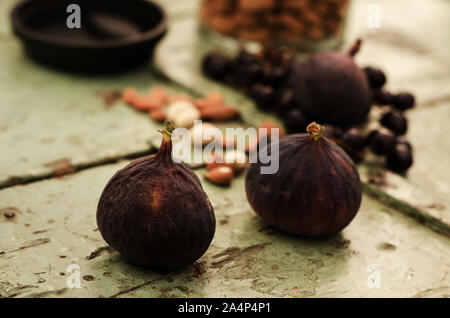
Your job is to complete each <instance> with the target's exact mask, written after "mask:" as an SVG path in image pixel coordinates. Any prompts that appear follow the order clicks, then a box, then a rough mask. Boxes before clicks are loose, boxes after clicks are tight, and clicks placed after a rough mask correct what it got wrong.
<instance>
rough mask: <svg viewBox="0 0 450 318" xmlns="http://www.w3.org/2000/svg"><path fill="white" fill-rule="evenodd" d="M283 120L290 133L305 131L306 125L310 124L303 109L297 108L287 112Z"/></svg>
mask: <svg viewBox="0 0 450 318" xmlns="http://www.w3.org/2000/svg"><path fill="white" fill-rule="evenodd" d="M283 121H284V125H285V126H286V130H287V132H288V133H289V134H295V133H304V132H305V130H306V126H307V125H308V124H309V121H308V119H307V118H306V117H305V115H304V114H303V113H302V111H301V110H300V109H297V108H295V109H292V110H291V111H289V112H288V113H286V114H285V116H284V118H283Z"/></svg>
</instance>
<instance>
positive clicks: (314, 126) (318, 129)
mask: <svg viewBox="0 0 450 318" xmlns="http://www.w3.org/2000/svg"><path fill="white" fill-rule="evenodd" d="M324 130H325V127H324V126H322V125H319V124H318V123H316V122H315V121H314V122H312V123H311V124H309V125H308V126H307V127H306V131H307V132H308V133H310V134H311V135H312V136H313V138H314V141H318V140H319V139H320V138H322V136H323V132H324Z"/></svg>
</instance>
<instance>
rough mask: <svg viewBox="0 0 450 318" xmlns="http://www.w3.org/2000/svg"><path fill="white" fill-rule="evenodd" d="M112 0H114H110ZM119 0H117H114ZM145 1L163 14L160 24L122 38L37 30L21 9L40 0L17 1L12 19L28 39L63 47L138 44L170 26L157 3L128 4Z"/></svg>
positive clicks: (131, 0)
mask: <svg viewBox="0 0 450 318" xmlns="http://www.w3.org/2000/svg"><path fill="white" fill-rule="evenodd" d="M51 1H55V2H56V1H58V0H47V2H51ZM103 1H105V0H103ZM109 1H112V0H109ZM114 1H117V0H114ZM133 1H135V2H143V3H146V4H149V5H151V6H153V7H154V9H156V10H157V11H159V13H160V14H161V21H160V22H159V23H158V25H157V26H156V27H154V28H152V29H150V30H148V31H145V32H142V33H139V34H136V35H133V36H130V37H125V38H121V39H113V40H101V41H97V42H95V41H92V42H88V41H79V40H73V39H69V38H63V37H58V36H52V35H48V34H46V33H42V32H38V31H35V30H34V29H32V28H29V27H27V26H26V25H25V24H24V23H23V20H22V18H21V15H20V13H21V10H22V9H23V8H24V7H25V6H28V5H33V4H34V5H36V4H38V5H39V4H40V5H42V4H43V1H40V0H22V1H21V2H19V3H17V4H16V5H15V6H14V8H13V9H12V11H11V21H12V26H13V30H14V32H15V33H16V34H17V35H19V36H21V37H23V38H24V39H27V40H32V41H39V42H42V43H46V44H49V45H58V46H61V47H72V48H82V49H83V48H85V49H109V48H117V47H125V46H130V45H136V44H139V43H143V42H148V41H151V40H154V39H157V38H158V37H159V36H162V35H163V34H164V33H165V32H166V31H167V28H168V22H167V14H166V11H165V10H164V9H163V8H162V7H161V6H160V5H159V4H157V3H155V2H153V1H149V0H127V4H131V5H132V2H133Z"/></svg>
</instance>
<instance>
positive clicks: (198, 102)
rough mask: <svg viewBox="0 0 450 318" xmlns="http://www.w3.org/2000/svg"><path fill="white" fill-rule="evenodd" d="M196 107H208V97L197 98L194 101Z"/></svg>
mask: <svg viewBox="0 0 450 318" xmlns="http://www.w3.org/2000/svg"><path fill="white" fill-rule="evenodd" d="M194 105H195V107H197V108H198V109H199V110H201V109H202V108H204V107H206V99H196V100H195V101H194Z"/></svg>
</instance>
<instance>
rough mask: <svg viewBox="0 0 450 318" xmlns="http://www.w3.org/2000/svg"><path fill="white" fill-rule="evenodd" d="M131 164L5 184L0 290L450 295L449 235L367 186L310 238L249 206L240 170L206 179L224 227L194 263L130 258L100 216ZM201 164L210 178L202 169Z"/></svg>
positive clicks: (26, 293)
mask: <svg viewBox="0 0 450 318" xmlns="http://www.w3.org/2000/svg"><path fill="white" fill-rule="evenodd" d="M125 164H126V162H120V163H118V164H114V165H106V166H103V167H98V168H93V169H89V170H86V171H83V172H80V173H78V174H76V175H70V176H66V177H63V178H62V179H59V180H55V179H51V180H46V181H41V182H35V183H33V184H29V185H26V186H15V187H12V188H8V189H4V190H2V191H0V202H2V205H3V206H8V207H10V210H14V209H15V210H14V211H15V212H16V217H14V218H12V219H5V218H4V217H2V218H0V252H3V253H2V254H0V295H1V296H3V297H8V296H16V297H42V296H45V297H99V296H101V297H172V296H180V297H184V296H188V297H205V296H208V297H305V296H312V297H319V296H320V297H338V296H343V297H352V296H353V297H375V296H378V297H385V296H393V297H416V296H417V297H419V296H420V297H421V296H425V297H426V296H431V297H443V296H449V295H450V285H449V284H450V275H448V272H449V271H450V253H448V251H449V246H450V245H449V243H450V242H449V240H450V239H449V238H448V237H444V236H442V235H439V234H436V233H435V232H433V231H431V230H429V229H428V228H427V227H424V226H418V225H417V223H416V222H415V221H413V220H411V219H410V218H407V217H405V216H403V215H401V214H399V213H398V212H396V211H393V210H392V209H390V208H388V207H386V206H384V205H382V204H380V203H378V202H377V201H376V200H374V199H371V198H370V197H368V196H364V198H363V203H362V207H361V210H360V211H359V213H358V215H357V216H356V218H355V220H354V221H353V222H352V223H351V225H350V226H349V227H348V228H346V229H345V230H344V231H343V232H342V233H341V234H339V235H337V236H335V237H332V238H329V239H326V240H312V239H302V238H299V237H295V236H290V235H285V234H281V233H279V232H278V231H275V230H273V229H271V228H269V227H268V226H267V225H266V224H264V223H263V222H262V221H261V220H260V219H259V218H258V217H257V216H256V215H255V214H254V213H253V212H252V211H251V209H250V207H249V205H248V203H247V202H246V199H245V191H244V177H243V176H241V177H239V178H237V179H235V180H234V183H233V186H232V187H231V188H229V189H223V188H220V187H217V186H214V185H211V184H209V183H207V182H203V186H204V189H205V191H206V193H207V194H208V196H209V198H210V199H211V203H212V205H213V206H214V210H215V213H216V218H217V230H216V235H215V237H214V240H213V242H212V245H211V247H210V248H209V250H208V251H207V253H206V254H205V255H204V256H203V257H202V258H201V259H200V260H199V261H198V262H197V263H196V264H194V265H193V266H191V267H189V268H187V269H185V270H180V271H176V272H171V273H156V272H153V271H149V270H144V269H141V268H138V267H135V266H132V265H129V264H128V263H126V262H125V261H124V260H123V259H122V257H120V255H118V254H117V253H116V252H112V251H110V250H109V249H106V244H105V242H104V241H103V240H102V238H101V236H100V233H99V232H98V230H97V226H96V221H95V211H96V206H97V201H98V198H99V196H100V193H101V191H102V189H103V187H104V185H105V184H106V182H107V180H108V179H109V178H110V177H111V175H112V174H113V173H114V172H115V171H116V170H117V169H119V168H120V167H123V166H124V165H125ZM197 171H198V174H199V176H200V178H201V179H203V177H202V175H203V173H204V171H203V170H197ZM31 197H32V198H33V199H32V200H30V198H31ZM92 253H94V254H92ZM97 254H98V255H97ZM95 255H97V256H96V257H93V256H95ZM89 258H91V259H89ZM70 264H77V265H79V266H80V268H81V276H85V275H91V276H93V277H94V280H92V281H86V280H83V279H82V280H81V288H80V289H76V288H74V289H69V288H67V286H66V279H67V275H69V274H68V273H66V269H67V266H69V265H70ZM371 264H377V265H378V266H379V268H380V270H381V285H380V288H374V289H371V288H369V287H368V286H367V284H366V280H367V278H368V276H369V275H370V273H368V272H367V268H368V266H369V265H371ZM61 273H64V274H65V275H62V274H61Z"/></svg>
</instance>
